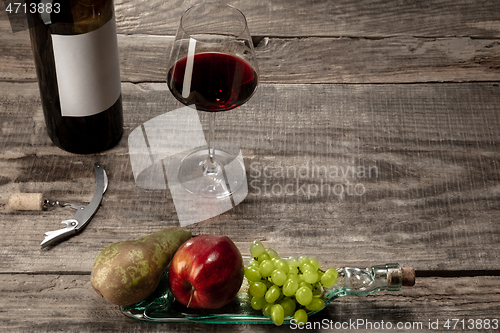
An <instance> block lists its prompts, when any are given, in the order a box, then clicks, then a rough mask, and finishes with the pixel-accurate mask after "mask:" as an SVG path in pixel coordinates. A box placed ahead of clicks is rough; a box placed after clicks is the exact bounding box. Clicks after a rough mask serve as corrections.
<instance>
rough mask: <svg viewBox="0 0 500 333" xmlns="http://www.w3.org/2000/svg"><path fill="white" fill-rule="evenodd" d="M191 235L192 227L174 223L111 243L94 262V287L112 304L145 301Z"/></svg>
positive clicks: (123, 304)
mask: <svg viewBox="0 0 500 333" xmlns="http://www.w3.org/2000/svg"><path fill="white" fill-rule="evenodd" d="M191 237H192V235H191V232H190V231H189V230H187V229H184V228H181V227H173V228H168V229H164V230H161V231H158V232H155V233H153V234H150V235H146V236H143V237H141V238H139V239H137V240H133V241H124V242H118V243H113V244H110V245H108V246H107V247H105V248H104V249H103V250H102V252H101V253H100V254H99V255H98V256H97V258H96V261H95V263H94V267H93V269H92V274H91V276H90V281H91V284H92V287H93V288H94V290H95V292H96V293H97V294H99V295H100V296H101V297H102V298H104V299H105V300H106V301H108V302H109V303H112V304H116V305H120V306H127V305H131V304H135V303H137V302H140V301H142V300H143V299H145V298H146V297H148V296H149V295H151V293H153V291H154V290H155V289H156V287H157V286H158V283H159V282H160V277H161V275H162V273H163V271H164V270H165V269H166V268H167V266H168V265H169V264H170V261H171V260H172V257H173V256H174V254H175V252H176V251H177V249H178V248H179V247H180V246H181V245H182V244H183V243H184V242H186V241H187V240H188V239H190V238H191Z"/></svg>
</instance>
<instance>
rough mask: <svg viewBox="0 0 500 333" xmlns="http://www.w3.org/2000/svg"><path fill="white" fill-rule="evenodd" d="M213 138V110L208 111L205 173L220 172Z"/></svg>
mask: <svg viewBox="0 0 500 333" xmlns="http://www.w3.org/2000/svg"><path fill="white" fill-rule="evenodd" d="M214 138H215V112H210V113H209V118H208V140H207V145H208V160H207V161H206V162H205V166H204V167H205V174H209V175H210V174H217V173H219V172H220V166H219V163H217V161H216V160H215V148H214V147H213V142H214Z"/></svg>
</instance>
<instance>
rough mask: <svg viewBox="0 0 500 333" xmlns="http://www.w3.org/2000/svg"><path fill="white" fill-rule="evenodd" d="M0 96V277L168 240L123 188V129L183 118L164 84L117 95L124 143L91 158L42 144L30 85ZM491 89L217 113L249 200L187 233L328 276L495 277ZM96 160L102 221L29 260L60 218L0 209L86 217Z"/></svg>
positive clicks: (331, 91)
mask: <svg viewBox="0 0 500 333" xmlns="http://www.w3.org/2000/svg"><path fill="white" fill-rule="evenodd" d="M0 90H1V91H3V94H2V96H1V97H0V113H2V118H1V127H0V128H1V129H2V136H1V137H0V147H1V149H0V151H1V154H0V165H1V170H2V178H1V182H0V205H1V206H0V214H1V219H0V227H1V228H2V230H4V232H5V235H6V237H3V238H2V239H1V240H0V246H1V247H2V249H4V250H3V255H2V256H1V257H0V267H1V268H0V269H1V270H2V271H3V272H39V271H52V272H60V271H75V272H89V271H90V269H91V267H92V264H93V261H94V258H95V256H96V255H97V254H98V252H99V251H100V250H101V249H102V248H103V247H104V246H105V245H107V244H109V243H111V242H115V241H120V240H124V239H130V238H133V237H138V236H140V235H143V234H146V233H148V232H152V231H156V230H159V229H161V228H164V227H168V226H173V225H177V223H178V222H177V221H178V220H177V216H176V213H175V207H174V205H173V203H172V197H171V194H170V192H169V191H153V190H142V189H140V188H138V187H136V186H135V184H134V181H133V176H132V171H131V166H130V161H129V156H128V149H127V137H128V134H129V133H130V132H131V130H132V129H134V128H135V127H136V126H138V125H140V124H141V123H143V122H145V121H147V120H149V119H151V118H153V117H155V116H157V115H160V114H163V113H164V112H166V111H168V110H173V109H175V108H178V107H179V106H180V104H179V103H178V102H177V101H175V100H174V98H173V97H172V96H171V95H170V93H169V92H168V89H167V88H166V86H165V84H140V85H135V84H130V83H126V84H124V85H123V96H124V109H125V124H126V132H125V136H124V138H123V140H122V141H121V143H120V144H119V146H118V147H116V148H115V149H113V150H110V151H108V152H104V153H102V154H97V155H72V154H69V153H66V152H63V151H61V150H59V149H58V148H55V147H53V146H52V145H51V144H50V142H49V139H48V138H47V137H46V135H45V133H44V131H45V129H44V125H43V116H42V112H41V107H40V104H39V102H38V91H37V87H36V83H25V84H19V83H16V84H14V83H5V82H3V83H0ZM499 90H500V88H499V86H498V84H497V83H475V84H472V83H470V84H469V83H468V84H414V85H275V84H273V85H269V84H263V85H262V86H261V87H260V89H259V91H258V92H257V94H256V95H255V96H254V97H253V98H252V100H251V101H250V102H249V103H248V104H247V105H245V106H243V107H241V108H240V109H238V110H234V111H232V112H226V113H221V114H218V119H219V120H218V128H217V135H218V138H219V140H222V141H226V140H227V141H231V142H234V143H236V144H238V145H240V147H242V150H243V154H244V158H245V163H246V168H247V178H248V181H249V183H250V187H249V194H248V197H247V198H246V199H245V200H244V201H243V202H242V203H241V204H240V205H238V206H237V207H236V209H234V210H233V211H229V212H227V213H225V214H223V215H220V216H218V217H216V218H213V219H211V220H209V221H206V222H202V223H199V224H197V225H194V226H192V227H191V229H192V230H193V232H194V233H197V234H200V233H222V234H226V235H228V236H230V237H231V238H233V239H234V240H235V242H236V243H237V244H238V246H240V249H241V250H242V252H243V253H248V244H249V242H251V241H252V240H253V239H255V238H258V239H262V240H264V241H265V243H266V244H269V245H270V246H273V247H275V248H276V249H277V250H278V251H279V252H280V253H282V254H283V255H296V254H307V255H314V256H317V257H318V258H319V259H320V260H322V261H323V262H325V263H326V264H328V265H360V266H364V265H367V264H373V263H380V262H392V261H396V262H401V263H403V264H405V265H409V266H413V267H415V268H417V269H425V270H441V269H444V270H446V269H452V270H453V269H465V270H475V269H499V266H498V253H499V252H500V242H499V238H498V237H499V234H500V232H499V228H500V226H499V224H498V221H499V220H500V214H499V212H500V210H499V203H500V200H499V199H500V187H499V180H500V168H499V164H498V163H499V161H500V132H499V131H500V117H499V113H498V108H499V107H500V93H499ZM205 120H206V119H205V118H203V122H204V123H205ZM95 161H100V162H101V163H103V165H104V166H105V167H106V170H107V172H108V176H109V181H110V183H109V189H108V191H107V193H106V195H105V196H104V200H103V204H102V207H101V209H100V210H99V212H98V213H97V215H96V216H95V218H94V220H93V221H92V222H91V223H90V225H89V226H87V228H86V229H85V231H84V232H83V233H82V234H80V235H78V236H76V237H73V238H72V239H70V240H68V241H66V242H64V243H62V244H60V245H58V246H56V247H54V248H52V249H50V250H48V251H45V250H43V251H42V250H40V249H39V243H40V242H41V240H42V239H43V233H44V232H45V231H48V230H53V229H56V228H58V225H59V222H60V221H62V220H63V219H67V218H68V217H70V216H72V214H73V212H72V211H71V210H70V209H69V208H68V209H66V210H65V209H55V210H53V211H46V212H35V213H30V212H27V213H14V214H13V213H11V212H9V211H8V210H7V207H6V206H5V204H6V202H7V198H8V195H9V194H10V193H13V192H14V193H15V192H19V191H24V192H43V193H46V194H47V195H48V196H49V197H50V198H51V199H59V200H62V201H70V202H71V201H75V202H77V203H79V202H88V201H89V200H90V198H91V196H92V193H93V189H94V182H95V181H94V175H93V170H92V164H93V163H94V162H95ZM353 170H355V173H354V174H353V173H352V171H353ZM360 170H361V171H362V170H365V173H364V174H363V173H360V174H359V173H358V172H360ZM294 171H295V173H294ZM313 172H314V173H313ZM343 172H344V173H345V174H343ZM368 172H372V173H371V174H369V173H368ZM358 184H359V186H358V187H357V188H354V186H355V185H358ZM287 185H288V187H287ZM355 189H357V190H358V193H355V192H353V191H354V190H355ZM349 191H350V192H349ZM358 194H360V195H358ZM319 245H321V246H320V247H318V246H319Z"/></svg>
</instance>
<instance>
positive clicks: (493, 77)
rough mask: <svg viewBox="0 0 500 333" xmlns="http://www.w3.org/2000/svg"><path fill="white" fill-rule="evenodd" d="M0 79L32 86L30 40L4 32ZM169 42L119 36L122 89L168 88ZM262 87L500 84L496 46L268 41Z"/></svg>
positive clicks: (453, 41) (433, 41)
mask: <svg viewBox="0 0 500 333" xmlns="http://www.w3.org/2000/svg"><path fill="white" fill-rule="evenodd" d="M0 37H1V38H2V40H3V41H4V43H5V44H4V46H3V47H4V49H5V50H8V51H5V52H0V62H1V63H3V64H2V65H1V66H0V79H2V80H6V81H35V80H36V73H35V68H34V63H33V56H32V52H31V47H30V42H29V36H28V34H27V32H26V31H24V32H20V33H18V34H16V35H12V34H9V33H1V32H0ZM172 41H173V37H169V36H135V35H133V36H124V35H120V36H119V39H118V42H119V48H120V69H121V78H122V81H124V82H165V81H166V73H167V68H166V67H167V58H168V52H169V51H170V48H171V43H172ZM0 48H2V46H0ZM256 52H257V58H258V62H259V67H260V78H261V81H262V82H266V83H405V82H406V83H416V82H443V81H444V82H464V81H467V82H471V81H498V80H500V56H499V54H500V41H498V40H488V39H471V38H470V37H460V38H449V37H446V38H415V37H411V36H410V37H408V36H406V37H388V38H383V39H368V38H349V37H341V38H330V37H325V38H317V37H309V38H265V39H262V40H261V41H260V42H259V44H258V45H257V46H256Z"/></svg>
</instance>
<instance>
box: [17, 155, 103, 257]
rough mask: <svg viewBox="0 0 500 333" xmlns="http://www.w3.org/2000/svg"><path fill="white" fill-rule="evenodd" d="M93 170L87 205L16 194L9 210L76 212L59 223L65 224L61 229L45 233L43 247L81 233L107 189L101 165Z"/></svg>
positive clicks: (39, 195)
mask: <svg viewBox="0 0 500 333" xmlns="http://www.w3.org/2000/svg"><path fill="white" fill-rule="evenodd" d="M94 170H95V175H96V188H95V191H94V195H93V197H92V200H91V201H90V203H89V204H88V205H77V204H74V203H61V202H60V201H59V200H55V201H51V200H48V199H43V194H42V193H16V194H12V195H11V196H10V197H9V207H10V209H11V210H16V211H26V210H46V209H48V208H50V207H54V206H60V207H67V206H70V207H71V208H73V209H75V210H76V213H75V215H74V216H73V218H72V219H69V220H64V221H62V222H61V223H62V224H65V226H63V227H62V228H61V229H59V230H54V231H48V232H46V233H45V236H46V237H45V239H44V240H43V241H42V243H41V244H40V245H41V246H42V247H45V246H47V245H49V244H54V243H56V242H57V241H59V240H61V239H63V238H66V237H69V236H71V235H74V234H76V233H78V232H79V231H81V230H82V229H83V228H84V227H85V226H86V225H87V224H88V223H89V222H90V220H91V219H92V218H93V217H94V215H95V213H96V212H97V210H98V209H99V205H100V204H101V201H102V197H103V195H104V192H106V189H107V188H108V177H107V175H106V171H104V168H103V167H102V165H101V164H99V163H95V164H94Z"/></svg>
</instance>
